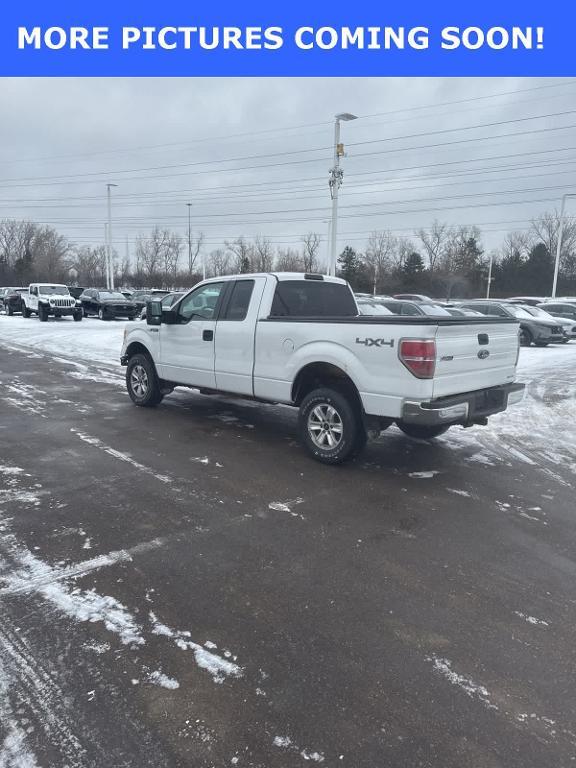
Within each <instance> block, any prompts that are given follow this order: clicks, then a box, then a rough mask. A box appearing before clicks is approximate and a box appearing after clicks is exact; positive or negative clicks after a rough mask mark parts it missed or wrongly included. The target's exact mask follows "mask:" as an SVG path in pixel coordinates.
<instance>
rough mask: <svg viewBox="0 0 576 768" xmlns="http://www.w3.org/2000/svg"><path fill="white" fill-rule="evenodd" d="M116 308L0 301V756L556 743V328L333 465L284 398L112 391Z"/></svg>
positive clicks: (575, 709)
mask: <svg viewBox="0 0 576 768" xmlns="http://www.w3.org/2000/svg"><path fill="white" fill-rule="evenodd" d="M137 322H138V321H137ZM125 325H127V324H126V323H124V322H120V321H117V322H101V321H99V320H96V319H87V320H86V319H85V320H84V321H82V322H81V323H74V322H73V321H72V320H68V319H62V320H60V321H49V322H47V323H40V322H39V321H38V320H37V319H35V318H31V319H23V318H19V317H5V316H2V315H0V766H6V768H37V767H38V766H41V767H42V768H48V767H49V768H64V766H74V768H101V767H102V768H104V767H105V768H110V766H129V767H130V768H149V767H150V768H152V767H153V768H160V767H162V766H166V768H176V767H178V768H180V766H191V767H192V766H193V767H194V768H196V766H198V768H210V767H211V766H212V767H213V768H225V766H239V767H240V768H242V767H244V768H300V767H301V766H306V765H316V764H321V765H322V766H326V767H327V768H328V767H331V768H336V766H338V767H340V766H343V768H376V767H378V768H380V766H394V768H396V766H398V767H400V766H410V768H413V766H417V765H418V766H422V768H432V767H433V768H438V766H442V768H463V766H466V768H468V766H470V767H471V768H488V767H489V768H543V766H568V765H572V764H573V763H574V761H575V760H576V731H575V729H574V722H575V720H576V704H575V701H574V696H573V692H572V688H573V686H572V685H571V683H570V680H571V679H572V675H573V659H574V650H573V649H574V646H575V645H576V630H575V627H576V603H575V601H574V594H575V591H576V561H575V559H574V552H575V551H576V527H575V522H574V501H573V487H574V480H575V474H576V426H575V425H576V386H575V381H576V375H575V371H576V343H575V342H572V343H569V344H566V345H562V346H551V347H548V348H544V349H537V348H528V349H522V350H521V353H520V360H519V378H520V379H521V380H523V381H525V382H526V384H527V390H526V397H525V399H524V401H523V402H522V403H521V404H519V405H517V406H514V407H513V408H510V409H509V410H508V411H507V412H505V413H503V414H499V415H498V416H495V417H493V418H492V419H490V421H489V425H488V426H487V427H473V428H470V429H463V428H460V427H457V428H453V429H451V430H449V432H448V433H446V434H445V435H444V436H442V437H441V438H439V439H438V440H436V441H434V443H426V442H423V441H418V440H413V439H410V438H407V437H406V436H405V435H403V434H402V433H401V432H400V431H399V430H397V429H396V428H394V427H392V428H390V429H389V430H387V431H385V432H383V433H382V434H381V436H380V437H379V438H378V439H377V440H376V441H374V442H373V443H372V444H371V445H370V446H369V447H368V449H367V451H366V453H365V454H364V455H363V457H362V458H361V459H360V460H358V461H356V462H353V463H351V464H349V465H347V466H342V467H338V468H331V467H325V466H321V465H318V464H316V463H315V462H313V461H311V460H310V459H309V458H308V457H307V456H306V454H305V453H304V452H303V451H302V449H301V446H300V445H299V443H298V441H297V440H296V429H295V416H294V413H293V410H292V409H290V408H285V407H277V406H272V405H261V404H259V403H252V402H244V401H237V400H233V399H230V398H224V397H211V396H208V397H205V396H200V395H199V394H197V393H195V392H191V391H187V390H177V391H176V392H174V393H173V394H172V395H170V396H169V397H167V398H165V400H164V402H163V404H162V405H161V406H160V407H159V408H157V409H154V410H146V409H138V408H134V407H133V406H132V404H131V403H130V401H129V399H128V397H127V394H126V391H125V387H124V384H123V376H124V369H123V368H122V367H121V366H120V364H119V352H120V346H121V343H122V335H123V331H124V327H125ZM129 325H130V326H132V325H133V323H130V324H129Z"/></svg>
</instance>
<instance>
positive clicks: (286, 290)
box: [270, 280, 358, 317]
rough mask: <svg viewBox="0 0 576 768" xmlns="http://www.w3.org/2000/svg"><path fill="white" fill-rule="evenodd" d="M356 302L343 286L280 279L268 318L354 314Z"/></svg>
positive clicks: (348, 315)
mask: <svg viewBox="0 0 576 768" xmlns="http://www.w3.org/2000/svg"><path fill="white" fill-rule="evenodd" d="M357 314H358V310H357V308H356V302H355V301H354V297H353V296H352V293H351V291H350V288H348V286H347V285H344V284H342V283H328V282H324V281H323V280H281V281H280V282H279V283H278V285H277V286H276V293H275V294H274V301H273V302H272V310H271V312H270V316H271V317H356V315H357Z"/></svg>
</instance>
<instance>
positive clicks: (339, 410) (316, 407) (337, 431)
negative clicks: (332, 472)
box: [298, 387, 366, 464]
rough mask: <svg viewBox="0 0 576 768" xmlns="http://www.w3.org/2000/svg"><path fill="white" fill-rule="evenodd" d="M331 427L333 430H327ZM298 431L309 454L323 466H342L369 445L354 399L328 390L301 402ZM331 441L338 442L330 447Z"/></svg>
mask: <svg viewBox="0 0 576 768" xmlns="http://www.w3.org/2000/svg"><path fill="white" fill-rule="evenodd" d="M322 415H324V416H325V419H326V421H324V422H323V421H322V420H321V418H320V417H321V416H322ZM329 424H330V425H331V429H328V430H327V429H326V426H327V425H329ZM298 429H299V432H300V439H301V440H302V443H303V444H304V447H305V448H306V450H307V451H308V453H310V455H311V456H312V457H313V458H314V459H316V460H317V461H320V462H321V463H322V464H341V463H342V462H344V461H347V460H349V459H351V458H353V457H354V456H356V455H358V453H360V451H361V450H362V449H363V448H364V445H365V444H366V430H365V429H364V424H363V423H362V414H361V412H360V407H359V405H358V404H357V402H356V401H355V397H354V395H351V394H348V393H345V392H340V391H338V390H336V389H330V388H328V387H320V388H319V389H314V390H313V391H312V392H310V393H309V394H307V395H306V397H305V398H304V400H302V403H301V404H300V412H299V416H298ZM335 435H336V437H335ZM338 435H339V437H338ZM332 440H336V442H335V443H333V444H330V442H331V441H332Z"/></svg>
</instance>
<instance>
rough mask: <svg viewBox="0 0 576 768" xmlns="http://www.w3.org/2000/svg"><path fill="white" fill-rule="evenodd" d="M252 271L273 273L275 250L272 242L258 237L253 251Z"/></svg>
mask: <svg viewBox="0 0 576 768" xmlns="http://www.w3.org/2000/svg"><path fill="white" fill-rule="evenodd" d="M252 254H253V255H252V262H251V265H250V267H251V269H253V270H254V271H255V272H271V271H272V267H273V265H274V249H273V247H272V243H271V242H270V240H268V239H266V238H265V237H260V236H259V235H258V237H257V238H256V240H255V241H254V246H253V249H252Z"/></svg>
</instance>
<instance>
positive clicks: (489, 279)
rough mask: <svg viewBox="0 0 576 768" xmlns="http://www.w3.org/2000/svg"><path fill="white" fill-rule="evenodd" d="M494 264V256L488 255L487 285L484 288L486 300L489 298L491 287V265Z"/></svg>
mask: <svg viewBox="0 0 576 768" xmlns="http://www.w3.org/2000/svg"><path fill="white" fill-rule="evenodd" d="M493 262H494V254H493V253H491V254H490V263H489V264H488V285H487V287H486V298H487V299H489V298H490V286H491V285H492V263H493Z"/></svg>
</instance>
